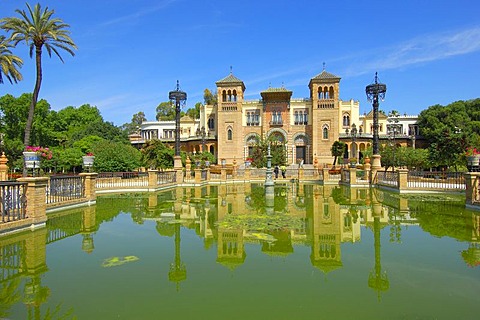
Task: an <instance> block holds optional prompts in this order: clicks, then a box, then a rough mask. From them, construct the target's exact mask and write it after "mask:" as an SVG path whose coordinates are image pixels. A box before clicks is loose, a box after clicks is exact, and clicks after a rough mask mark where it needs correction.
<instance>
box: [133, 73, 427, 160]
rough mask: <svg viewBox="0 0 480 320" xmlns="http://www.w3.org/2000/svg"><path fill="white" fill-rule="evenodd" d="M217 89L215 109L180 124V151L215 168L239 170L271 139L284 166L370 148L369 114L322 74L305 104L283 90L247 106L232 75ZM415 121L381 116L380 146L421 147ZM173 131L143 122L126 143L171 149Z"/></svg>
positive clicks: (165, 123)
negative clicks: (338, 148)
mask: <svg viewBox="0 0 480 320" xmlns="http://www.w3.org/2000/svg"><path fill="white" fill-rule="evenodd" d="M216 86H217V97H218V103H217V104H216V105H202V106H201V109H200V119H191V118H189V117H184V118H182V119H181V121H180V140H181V150H182V151H185V152H191V153H195V152H200V151H202V150H205V151H209V152H210V153H212V154H214V155H215V156H216V157H217V159H218V162H219V163H220V162H221V160H222V159H225V161H226V163H233V161H234V160H236V161H237V163H238V164H240V165H243V163H244V161H245V160H246V159H247V158H248V157H249V156H250V155H251V154H252V152H253V148H254V147H253V146H254V144H255V143H256V141H257V140H258V139H259V138H261V139H266V138H268V137H272V136H273V138H274V139H275V140H277V141H280V142H281V143H284V144H285V146H286V154H287V164H288V165H291V164H299V163H302V162H303V163H304V164H312V163H314V161H315V160H317V161H318V163H319V164H320V165H323V164H332V162H333V157H332V155H331V147H332V144H333V143H334V142H335V141H338V140H340V141H343V142H345V143H346V144H347V150H346V152H345V155H344V158H349V157H356V158H358V159H361V158H362V157H363V153H364V151H365V150H366V149H367V148H369V147H370V146H371V144H372V138H373V129H372V126H373V115H372V112H369V113H368V114H363V115H360V114H359V108H360V104H359V102H358V101H355V100H348V101H343V100H341V99H340V77H338V76H336V75H333V74H331V73H329V72H327V71H326V70H323V71H322V72H321V73H320V74H318V75H316V76H315V77H313V78H311V79H310V81H309V83H308V87H309V91H310V96H309V97H308V98H293V97H292V95H293V92H292V91H290V90H288V89H287V88H285V87H280V88H272V87H269V88H267V89H266V90H264V91H262V92H260V98H259V99H257V100H246V99H245V91H246V86H245V84H244V82H243V81H242V80H240V79H239V78H237V77H236V76H234V75H233V73H230V74H229V75H228V76H227V77H225V78H223V79H221V80H219V81H217V82H216ZM416 120H417V116H407V115H399V114H397V115H396V117H388V116H387V115H385V114H384V113H380V115H379V138H380V143H381V144H387V143H389V144H397V145H404V146H405V145H410V146H415V141H417V143H418V142H421V141H418V140H416V138H421V137H419V132H418V126H417V125H416ZM353 128H355V129H356V130H352V129H353ZM392 128H396V129H395V130H393V129H392ZM174 130H175V122H174V121H148V122H144V123H143V124H142V125H141V132H140V133H139V134H138V135H132V136H131V141H132V144H133V145H136V146H137V147H138V148H140V147H141V146H142V145H143V144H144V143H145V142H146V141H148V140H150V139H154V138H158V139H161V140H162V141H164V142H166V143H170V144H172V143H173V141H174ZM353 132H355V133H356V134H355V136H354V135H353V134H352V133H353ZM392 133H393V134H392ZM420 145H421V143H420Z"/></svg>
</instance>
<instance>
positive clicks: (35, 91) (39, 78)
mask: <svg viewBox="0 0 480 320" xmlns="http://www.w3.org/2000/svg"><path fill="white" fill-rule="evenodd" d="M35 65H36V67H37V79H36V81H35V88H34V89H33V96H32V102H31V103H30V109H29V110H28V118H27V123H26V124H25V137H24V140H23V144H24V146H25V148H26V147H27V146H28V145H30V133H31V131H32V124H33V115H34V113H35V106H36V105H37V101H38V94H39V93H40V86H41V84H42V47H41V46H35ZM24 161H25V160H24ZM23 176H24V177H26V176H27V168H26V167H25V163H24V165H23Z"/></svg>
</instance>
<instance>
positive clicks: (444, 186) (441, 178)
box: [407, 171, 466, 190]
mask: <svg viewBox="0 0 480 320" xmlns="http://www.w3.org/2000/svg"><path fill="white" fill-rule="evenodd" d="M407 181H408V188H412V189H439V190H465V189H466V185H465V176H464V174H463V172H445V171H409V172H408V176H407Z"/></svg>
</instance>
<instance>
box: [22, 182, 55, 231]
mask: <svg viewBox="0 0 480 320" xmlns="http://www.w3.org/2000/svg"><path fill="white" fill-rule="evenodd" d="M48 180H49V178H48V177H24V178H18V179H17V181H18V182H26V183H27V191H26V196H27V210H26V216H27V217H28V218H31V219H32V228H35V226H37V225H42V224H45V222H46V221H47V196H46V193H45V190H46V188H47V184H48Z"/></svg>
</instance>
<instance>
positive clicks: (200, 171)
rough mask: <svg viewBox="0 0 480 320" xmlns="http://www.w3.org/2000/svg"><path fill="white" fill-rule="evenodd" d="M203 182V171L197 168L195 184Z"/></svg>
mask: <svg viewBox="0 0 480 320" xmlns="http://www.w3.org/2000/svg"><path fill="white" fill-rule="evenodd" d="M201 182H202V169H199V168H195V183H201Z"/></svg>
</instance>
